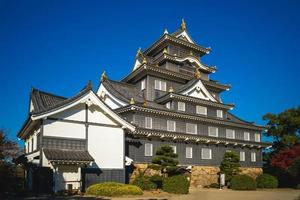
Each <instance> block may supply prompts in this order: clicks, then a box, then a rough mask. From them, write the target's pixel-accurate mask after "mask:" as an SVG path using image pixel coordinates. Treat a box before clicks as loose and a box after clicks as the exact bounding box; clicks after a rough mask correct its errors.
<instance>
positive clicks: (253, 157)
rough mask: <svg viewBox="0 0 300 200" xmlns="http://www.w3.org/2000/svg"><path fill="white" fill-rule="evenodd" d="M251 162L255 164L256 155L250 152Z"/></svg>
mask: <svg viewBox="0 0 300 200" xmlns="http://www.w3.org/2000/svg"><path fill="white" fill-rule="evenodd" d="M251 162H256V153H255V152H251Z"/></svg>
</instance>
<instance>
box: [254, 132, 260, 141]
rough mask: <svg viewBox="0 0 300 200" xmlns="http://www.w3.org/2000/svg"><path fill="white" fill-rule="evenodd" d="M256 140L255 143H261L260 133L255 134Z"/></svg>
mask: <svg viewBox="0 0 300 200" xmlns="http://www.w3.org/2000/svg"><path fill="white" fill-rule="evenodd" d="M254 139H255V142H260V134H259V133H255V134H254Z"/></svg>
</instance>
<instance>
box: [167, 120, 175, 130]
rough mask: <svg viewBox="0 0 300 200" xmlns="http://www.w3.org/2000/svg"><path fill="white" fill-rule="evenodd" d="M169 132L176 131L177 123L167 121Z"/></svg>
mask: <svg viewBox="0 0 300 200" xmlns="http://www.w3.org/2000/svg"><path fill="white" fill-rule="evenodd" d="M167 130H168V131H176V122H175V121H171V120H168V121H167Z"/></svg>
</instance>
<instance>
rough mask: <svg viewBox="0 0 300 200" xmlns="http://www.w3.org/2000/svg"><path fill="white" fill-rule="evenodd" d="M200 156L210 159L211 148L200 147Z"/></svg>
mask: <svg viewBox="0 0 300 200" xmlns="http://www.w3.org/2000/svg"><path fill="white" fill-rule="evenodd" d="M201 158H202V159H212V155H211V149H208V148H202V149H201Z"/></svg>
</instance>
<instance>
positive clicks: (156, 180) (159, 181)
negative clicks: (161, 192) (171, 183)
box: [150, 175, 163, 189]
mask: <svg viewBox="0 0 300 200" xmlns="http://www.w3.org/2000/svg"><path fill="white" fill-rule="evenodd" d="M150 181H151V182H152V183H154V184H155V185H156V188H160V189H161V188H162V181H163V177H161V176H159V175H154V176H151V177H150Z"/></svg>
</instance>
